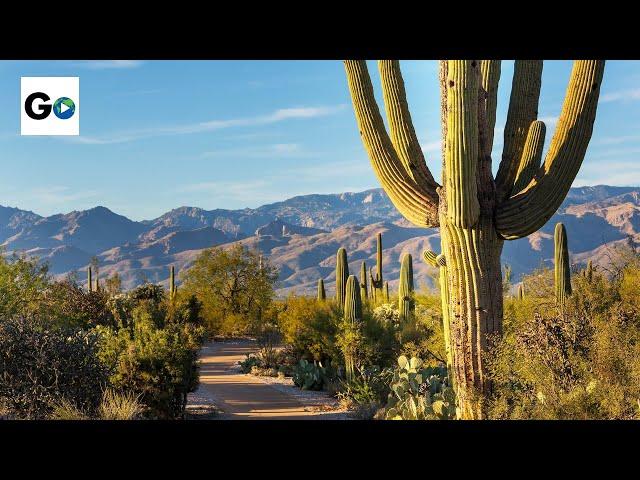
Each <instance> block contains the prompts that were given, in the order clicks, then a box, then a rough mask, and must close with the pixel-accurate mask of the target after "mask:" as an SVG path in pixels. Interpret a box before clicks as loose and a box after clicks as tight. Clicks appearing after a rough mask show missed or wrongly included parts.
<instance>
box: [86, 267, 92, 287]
mask: <svg viewBox="0 0 640 480" xmlns="http://www.w3.org/2000/svg"><path fill="white" fill-rule="evenodd" d="M87 291H88V292H92V291H93V278H92V275H91V267H89V268H87Z"/></svg>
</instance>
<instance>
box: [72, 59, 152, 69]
mask: <svg viewBox="0 0 640 480" xmlns="http://www.w3.org/2000/svg"><path fill="white" fill-rule="evenodd" d="M142 64H143V62H142V61H140V60H86V61H84V62H79V65H81V66H83V67H85V68H89V69H91V70H107V69H114V68H115V69H123V68H136V67H139V66H140V65H142Z"/></svg>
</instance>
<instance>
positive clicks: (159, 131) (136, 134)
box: [64, 104, 345, 145]
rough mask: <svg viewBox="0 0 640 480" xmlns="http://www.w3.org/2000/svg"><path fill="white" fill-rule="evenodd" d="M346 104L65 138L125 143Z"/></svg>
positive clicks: (328, 111) (317, 113) (319, 113)
mask: <svg viewBox="0 0 640 480" xmlns="http://www.w3.org/2000/svg"><path fill="white" fill-rule="evenodd" d="M344 107H345V105H344V104H341V105H335V106H322V107H296V108H282V109H279V110H276V111H274V112H272V113H270V114H268V115H259V116H255V117H244V118H231V119H225V120H209V121H206V122H199V123H191V124H185V125H172V126H166V127H155V128H147V129H140V130H132V131H129V132H121V133H114V134H112V135H105V136H84V135H83V136H79V137H66V138H64V140H67V141H70V142H74V143H82V144H87V145H106V144H112V143H125V142H132V141H135V140H140V139H143V138H151V137H161V136H169V135H186V134H191V133H202V132H211V131H215V130H221V129H226V128H233V127H250V126H260V125H269V124H273V123H278V122H282V121H285V120H291V119H298V118H316V117H323V116H327V115H332V114H335V113H337V112H339V111H341V110H343V109H344Z"/></svg>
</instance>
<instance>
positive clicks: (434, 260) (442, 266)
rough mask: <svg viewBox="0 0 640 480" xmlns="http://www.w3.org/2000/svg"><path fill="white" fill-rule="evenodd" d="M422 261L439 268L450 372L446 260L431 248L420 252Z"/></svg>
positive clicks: (450, 376)
mask: <svg viewBox="0 0 640 480" xmlns="http://www.w3.org/2000/svg"><path fill="white" fill-rule="evenodd" d="M422 257H423V258H424V261H425V262H426V263H428V264H429V265H431V266H432V267H435V268H437V269H438V270H439V273H440V278H439V284H440V300H441V302H442V331H443V334H444V346H445V351H446V353H447V371H448V372H451V371H452V368H453V352H452V347H451V342H450V338H451V334H450V329H451V321H450V316H451V305H449V281H448V277H447V261H446V259H445V257H444V255H437V254H436V253H435V252H433V251H431V250H425V251H424V252H422ZM449 378H450V379H451V381H452V382H453V381H455V377H454V375H452V374H451V373H449Z"/></svg>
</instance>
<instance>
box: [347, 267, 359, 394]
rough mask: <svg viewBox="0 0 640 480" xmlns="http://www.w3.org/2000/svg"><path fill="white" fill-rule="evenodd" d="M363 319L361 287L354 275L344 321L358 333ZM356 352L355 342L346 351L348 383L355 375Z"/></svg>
mask: <svg viewBox="0 0 640 480" xmlns="http://www.w3.org/2000/svg"><path fill="white" fill-rule="evenodd" d="M361 319H362V300H361V299H360V285H359V283H358V279H357V278H356V277H355V276H354V275H350V276H349V278H348V279H347V286H346V295H345V302H344V321H345V323H346V327H347V328H348V329H349V330H350V331H351V332H356V331H357V329H358V324H359V322H360V320H361ZM355 350H356V345H355V342H353V343H352V344H351V345H349V346H347V348H346V351H345V358H344V361H345V370H346V376H347V381H348V382H351V381H352V380H353V377H354V373H355V353H356V352H355Z"/></svg>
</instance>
